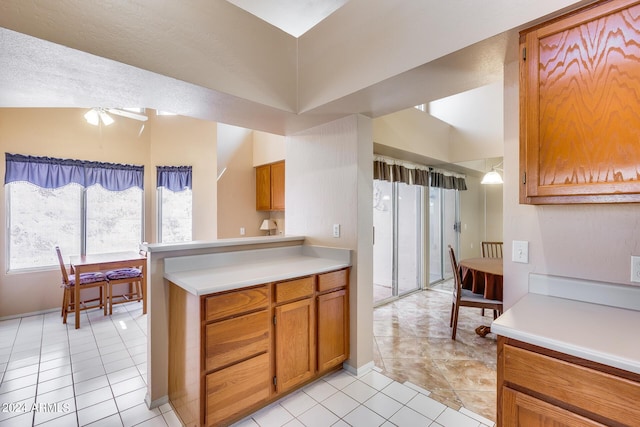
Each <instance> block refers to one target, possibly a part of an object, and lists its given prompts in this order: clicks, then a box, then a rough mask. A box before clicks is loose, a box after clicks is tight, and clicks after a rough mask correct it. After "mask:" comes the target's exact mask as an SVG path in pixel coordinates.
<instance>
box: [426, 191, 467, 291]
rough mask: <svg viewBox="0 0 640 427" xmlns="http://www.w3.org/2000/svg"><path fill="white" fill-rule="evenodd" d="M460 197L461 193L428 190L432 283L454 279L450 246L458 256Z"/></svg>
mask: <svg viewBox="0 0 640 427" xmlns="http://www.w3.org/2000/svg"><path fill="white" fill-rule="evenodd" d="M459 235H460V198H459V194H458V191H456V190H445V189H442V188H433V187H429V284H430V285H433V284H435V283H438V282H440V281H442V280H446V279H450V278H451V277H453V272H452V270H451V263H450V261H449V252H448V249H449V245H451V247H452V248H453V250H454V251H455V253H456V254H457V253H458V244H459Z"/></svg>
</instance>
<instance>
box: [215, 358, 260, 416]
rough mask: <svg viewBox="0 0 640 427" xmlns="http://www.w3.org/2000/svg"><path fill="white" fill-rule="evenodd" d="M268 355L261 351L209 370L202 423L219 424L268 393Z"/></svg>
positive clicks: (257, 402)
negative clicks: (214, 370) (204, 414)
mask: <svg viewBox="0 0 640 427" xmlns="http://www.w3.org/2000/svg"><path fill="white" fill-rule="evenodd" d="M269 363H270V361H269V355H268V354H267V353H263V354H261V355H259V356H256V357H252V358H251V359H248V360H245V361H244V362H240V363H237V364H234V365H232V366H229V367H228V368H224V369H221V370H219V371H216V372H214V373H211V374H208V375H207V378H206V390H205V393H206V396H207V397H206V402H207V403H206V405H207V407H206V411H205V412H206V419H205V425H207V426H219V425H223V424H224V423H225V422H226V421H228V420H230V419H233V418H234V417H237V416H238V414H240V413H242V412H243V411H244V410H245V409H246V408H251V407H253V406H255V405H257V404H259V403H261V402H265V401H266V400H267V399H269V396H270V395H271V377H270V375H269Z"/></svg>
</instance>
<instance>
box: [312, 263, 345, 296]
mask: <svg viewBox="0 0 640 427" xmlns="http://www.w3.org/2000/svg"><path fill="white" fill-rule="evenodd" d="M348 273H349V269H346V270H338V271H332V272H331V273H325V274H320V275H318V292H324V291H328V290H329V289H335V288H344V287H345V286H347V283H349V276H348Z"/></svg>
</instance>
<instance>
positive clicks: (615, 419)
mask: <svg viewBox="0 0 640 427" xmlns="http://www.w3.org/2000/svg"><path fill="white" fill-rule="evenodd" d="M638 402H640V374H635V373H632V372H628V371H622V370H620V369H616V368H613V367H610V366H606V365H601V364H598V363H595V362H591V361H588V360H584V359H580V358H577V357H574V356H570V355H566V354H563V353H558V352H555V351H551V350H548V349H545V348H542V347H537V346H533V345H530V344H526V343H522V342H519V341H517V340H512V339H508V338H504V337H498V411H497V415H498V426H523V427H537V426H545V427H546V426H550V427H551V426H553V427H556V426H557V427H561V426H638V425H640V407H638Z"/></svg>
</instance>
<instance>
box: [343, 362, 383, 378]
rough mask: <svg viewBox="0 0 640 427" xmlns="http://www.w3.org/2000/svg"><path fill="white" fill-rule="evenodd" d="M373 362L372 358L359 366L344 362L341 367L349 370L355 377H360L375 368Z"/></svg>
mask: <svg viewBox="0 0 640 427" xmlns="http://www.w3.org/2000/svg"><path fill="white" fill-rule="evenodd" d="M375 366H376V365H375V363H373V360H372V361H371V362H369V363H367V364H365V365H362V366H361V367H359V368H354V367H353V366H351V365H348V364H347V363H346V362H345V363H343V364H342V369H344V370H345V371H347V372H349V373H350V374H353V375H355V376H357V377H360V376H362V375H364V374H366V373H368V372H370V371H371V370H373V369H374V368H375Z"/></svg>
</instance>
